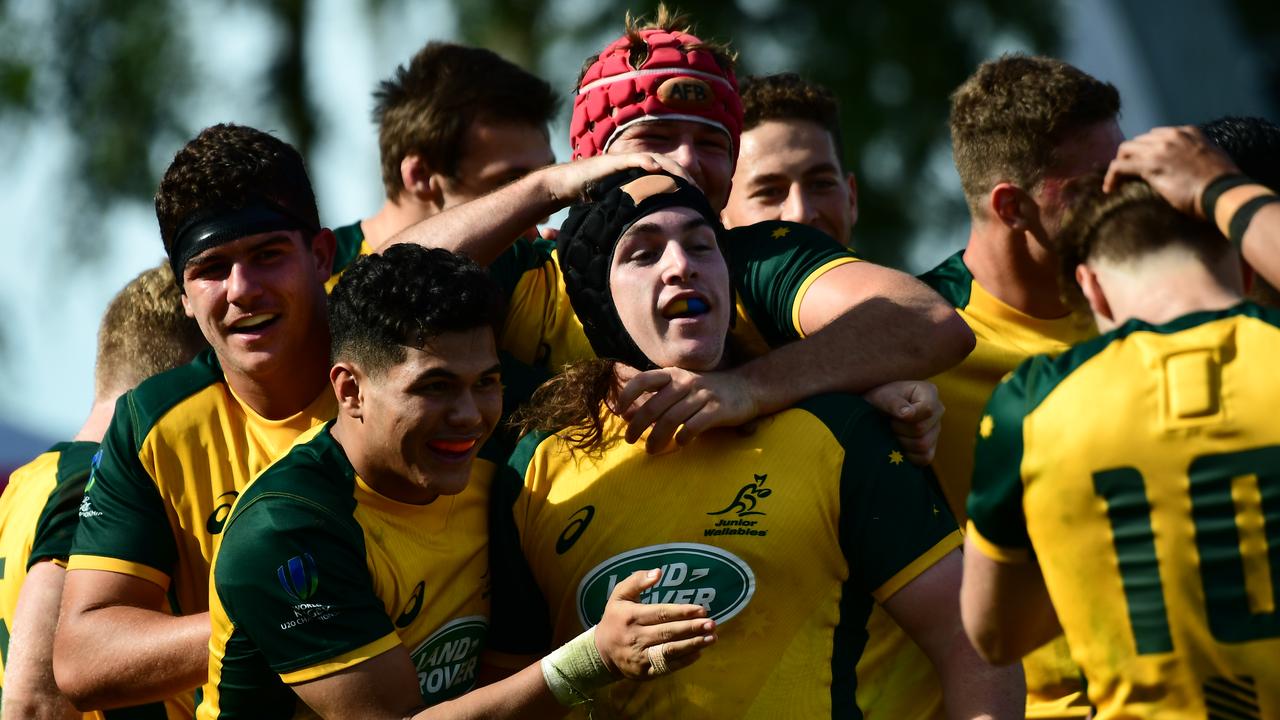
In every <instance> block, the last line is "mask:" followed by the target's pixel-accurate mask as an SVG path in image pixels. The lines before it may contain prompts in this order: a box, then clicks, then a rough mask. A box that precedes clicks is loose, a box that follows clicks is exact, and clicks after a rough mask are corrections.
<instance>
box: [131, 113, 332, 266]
mask: <svg viewBox="0 0 1280 720" xmlns="http://www.w3.org/2000/svg"><path fill="white" fill-rule="evenodd" d="M262 200H267V201H269V202H271V203H272V204H274V205H277V206H279V207H281V208H282V209H284V210H285V211H286V212H288V213H289V214H291V215H293V216H294V217H296V218H297V219H298V220H300V221H302V222H303V223H304V224H307V225H310V226H312V227H315V228H318V227H320V217H319V215H320V214H319V212H318V211H317V210H316V196H315V192H314V191H313V190H312V189H311V180H310V179H309V178H308V177H307V168H306V165H305V164H304V163H303V161H302V156H301V155H299V154H298V151H297V150H295V149H294V148H293V146H292V145H290V144H289V143H287V142H285V141H283V140H281V139H279V138H277V137H273V136H272V135H269V134H267V133H265V132H262V131H261V130H256V129H254V128H251V127H246V126H244V125H232V124H226V123H224V124H220V125H214V126H212V127H208V128H205V129H204V130H202V131H200V134H199V135H197V136H196V137H195V139H193V140H192V141H191V142H189V143H187V144H186V145H185V146H184V147H183V148H182V149H181V150H179V151H178V154H177V155H174V156H173V162H171V163H169V169H168V170H166V171H165V173H164V178H163V179H162V180H161V181H160V188H159V189H158V190H156V219H157V220H159V221H160V239H161V240H162V241H163V242H164V251H165V254H167V255H171V254H172V250H173V241H174V236H175V235H176V234H177V232H178V230H179V229H180V228H181V227H182V224H183V223H184V222H186V221H187V220H188V219H189V218H191V217H192V216H194V215H195V214H196V213H201V214H203V213H207V212H210V211H213V212H217V211H221V210H238V209H240V208H243V207H245V206H246V205H249V204H251V203H253V202H255V201H262Z"/></svg>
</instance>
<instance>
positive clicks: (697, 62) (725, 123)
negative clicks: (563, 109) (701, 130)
mask: <svg viewBox="0 0 1280 720" xmlns="http://www.w3.org/2000/svg"><path fill="white" fill-rule="evenodd" d="M638 34H639V36H640V37H641V38H642V39H643V40H644V42H645V44H646V45H647V46H648V55H647V57H645V58H644V62H643V63H642V64H641V65H640V67H639V68H635V67H632V65H631V61H630V58H631V55H632V37H631V36H630V35H624V36H623V37H621V38H618V39H617V40H615V41H614V42H613V43H612V44H610V45H609V46H608V47H606V48H605V49H604V51H603V52H601V53H600V56H599V57H598V58H596V61H595V62H594V63H592V65H591V67H589V68H587V71H586V72H585V73H583V75H582V82H581V84H580V85H579V87H578V95H577V97H576V98H574V101H573V119H572V121H570V123H569V143H570V144H571V145H572V146H573V159H574V160H577V159H578V158H589V157H595V156H596V155H601V154H603V153H604V152H605V151H607V150H608V149H609V145H610V144H611V143H612V142H613V141H614V140H615V139H616V138H617V137H618V135H619V134H620V133H621V132H622V130H623V129H625V128H626V127H628V126H630V125H634V124H635V123H639V122H644V121H646V120H658V119H663V120H689V121H693V122H700V123H706V124H707V125H711V126H713V127H717V128H719V129H721V130H723V131H724V132H725V134H726V135H728V136H729V139H730V140H731V141H732V143H733V154H734V155H735V156H736V155H737V153H738V138H739V136H740V135H742V99H741V98H740V97H739V96H738V80H737V78H735V77H734V75H733V71H732V70H729V69H726V68H722V67H721V66H720V63H718V62H716V59H715V56H714V55H712V54H711V52H710V51H709V50H705V49H701V48H699V49H695V50H686V49H685V48H686V47H698V46H700V45H701V44H702V41H701V40H699V39H698V38H696V37H694V36H693V35H690V34H689V33H685V32H680V31H671V30H661V29H649V30H640V31H639V32H638Z"/></svg>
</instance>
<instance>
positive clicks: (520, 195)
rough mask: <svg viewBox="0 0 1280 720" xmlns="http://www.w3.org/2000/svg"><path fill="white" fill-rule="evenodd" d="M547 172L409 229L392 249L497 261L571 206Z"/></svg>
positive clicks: (522, 180) (400, 236)
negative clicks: (407, 246)
mask: <svg viewBox="0 0 1280 720" xmlns="http://www.w3.org/2000/svg"><path fill="white" fill-rule="evenodd" d="M554 167H555V166H552V168H544V169H543V170H539V171H537V172H532V173H529V174H528V175H526V176H524V177H522V178H520V179H519V180H516V181H515V182H513V183H510V184H509V185H506V186H504V187H502V188H499V189H498V190H495V191H494V192H491V193H489V194H488V195H484V196H482V197H479V198H476V199H475V200H472V201H470V202H467V203H463V204H461V205H455V206H454V207H451V208H449V209H447V210H445V211H444V212H441V213H439V214H437V215H433V216H431V217H429V218H427V219H426V220H423V221H422V222H419V223H417V224H416V225H411V226H410V227H408V228H406V229H404V230H403V231H401V232H400V233H399V234H397V235H395V236H394V237H392V238H391V240H390V241H388V244H394V243H401V242H408V243H414V244H417V245H422V246H424V247H429V248H430V247H436V248H444V249H446V250H449V251H451V252H457V253H462V254H463V255H466V256H467V257H469V258H471V259H472V260H474V261H476V262H477V263H479V264H480V265H488V264H489V263H492V262H493V261H494V260H496V259H497V258H498V256H499V255H501V254H502V253H503V252H505V251H506V250H507V248H509V247H511V244H512V243H513V242H515V240H516V238H518V237H519V236H520V234H521V233H523V232H524V231H526V230H528V229H529V228H531V227H533V226H534V225H536V224H537V223H539V222H540V221H542V220H543V219H544V218H546V217H547V216H548V215H550V214H552V213H554V212H556V211H557V210H560V209H561V208H563V207H565V206H567V205H568V202H567V201H562V200H558V199H557V198H556V196H555V195H554V194H553V193H552V191H551V190H550V189H549V188H548V187H547V183H546V182H545V180H546V177H547V173H548V172H549V171H552V170H553V168H554Z"/></svg>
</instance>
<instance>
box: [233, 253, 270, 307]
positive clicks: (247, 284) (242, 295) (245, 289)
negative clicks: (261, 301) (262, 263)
mask: <svg viewBox="0 0 1280 720" xmlns="http://www.w3.org/2000/svg"><path fill="white" fill-rule="evenodd" d="M261 292H262V288H261V286H260V285H259V284H258V279H257V278H256V277H255V276H254V273H253V271H252V269H251V268H250V267H249V265H248V264H247V263H242V262H237V263H234V264H233V265H232V266H231V271H230V272H229V273H227V302H229V303H231V304H233V305H243V304H245V303H246V302H248V301H249V300H252V299H253V298H255V297H257V296H258V295H260V294H261Z"/></svg>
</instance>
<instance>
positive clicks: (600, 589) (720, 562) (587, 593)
mask: <svg viewBox="0 0 1280 720" xmlns="http://www.w3.org/2000/svg"><path fill="white" fill-rule="evenodd" d="M656 567H660V568H662V579H661V580H659V581H658V585H657V586H656V587H654V588H652V589H650V590H649V591H648V592H646V593H645V594H644V595H641V596H640V602H644V603H692V604H696V605H702V606H703V607H705V608H706V609H707V614H708V615H709V616H710V617H711V619H712V620H715V621H716V622H718V623H723V622H725V621H727V620H728V619H729V618H732V617H733V616H734V615H737V614H738V613H739V612H740V611H741V610H742V608H744V607H746V606H747V603H749V602H751V596H752V595H754V594H755V592H756V576H755V573H753V572H751V566H750V565H747V564H746V563H745V562H743V560H742V559H741V558H739V557H738V556H737V555H734V554H733V553H731V552H728V551H726V550H721V549H720V548H718V547H712V546H710V545H702V544H699V543H669V544H665V545H651V546H649V547H644V548H639V549H637V550H629V551H627V552H624V553H622V554H620V555H615V556H613V557H611V558H609V559H608V560H605V561H604V562H602V563H600V564H599V565H597V566H596V567H595V568H594V569H592V570H591V572H589V573H587V574H586V576H585V577H583V578H582V582H581V583H580V584H579V585H578V619H580V620H581V621H582V626H583V627H591V626H592V625H595V624H596V623H598V622H600V616H601V615H602V614H603V613H604V606H605V603H606V602H608V601H609V595H611V594H612V593H613V588H614V586H615V585H617V584H618V583H620V582H622V581H623V580H625V579H626V578H627V577H628V576H629V575H631V573H633V572H635V571H637V570H651V569H653V568H656Z"/></svg>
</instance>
